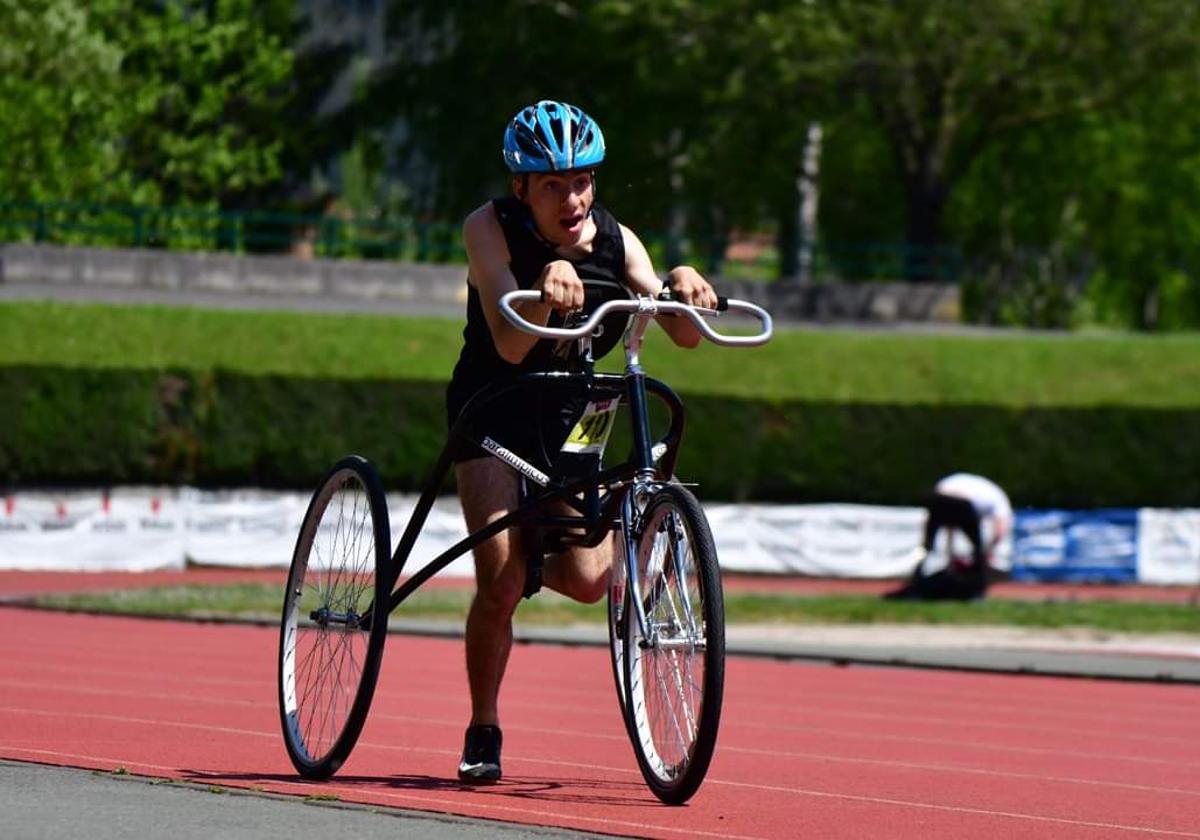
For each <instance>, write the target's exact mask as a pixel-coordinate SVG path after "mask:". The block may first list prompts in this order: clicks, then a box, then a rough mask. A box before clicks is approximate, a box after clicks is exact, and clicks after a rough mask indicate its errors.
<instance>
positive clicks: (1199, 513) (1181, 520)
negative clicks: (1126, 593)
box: [1137, 508, 1200, 584]
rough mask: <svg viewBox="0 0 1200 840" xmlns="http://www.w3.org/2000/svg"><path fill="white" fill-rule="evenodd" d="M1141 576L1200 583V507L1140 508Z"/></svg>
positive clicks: (1157, 580) (1154, 580)
mask: <svg viewBox="0 0 1200 840" xmlns="http://www.w3.org/2000/svg"><path fill="white" fill-rule="evenodd" d="M1137 579H1138V581H1139V582H1140V583H1154V584H1200V510H1194V509H1193V510H1162V509H1159V508H1142V509H1141V510H1139V511H1138V545H1137Z"/></svg>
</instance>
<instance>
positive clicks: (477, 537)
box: [388, 464, 635, 613]
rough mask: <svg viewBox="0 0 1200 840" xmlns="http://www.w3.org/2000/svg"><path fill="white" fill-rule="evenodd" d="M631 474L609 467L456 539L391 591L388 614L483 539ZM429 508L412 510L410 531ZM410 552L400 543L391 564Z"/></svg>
mask: <svg viewBox="0 0 1200 840" xmlns="http://www.w3.org/2000/svg"><path fill="white" fill-rule="evenodd" d="M634 472H635V470H634V467H633V465H632V464H621V465H619V466H616V467H612V468H611V469H607V470H604V471H602V472H600V473H597V474H596V475H594V476H591V477H589V478H587V479H584V480H582V481H577V482H574V483H573V484H570V485H568V486H566V487H563V488H562V489H560V490H555V491H554V492H552V493H548V494H546V495H545V496H541V497H540V498H538V499H537V500H536V501H535V502H533V503H532V504H530V505H528V506H524V507H520V508H518V509H517V510H514V511H512V512H511V513H509V514H507V515H505V516H502V517H500V518H499V519H497V520H496V521H495V522H492V523H490V524H488V525H487V526H486V527H484V528H481V529H480V530H478V531H476V532H475V533H473V534H468V535H467V536H466V537H464V538H463V539H461V540H459V541H458V542H456V543H455V544H454V545H452V546H450V548H448V549H446V550H445V551H443V552H442V553H441V554H439V555H438V556H437V557H435V558H434V559H432V560H430V561H429V563H427V564H426V565H425V566H423V567H422V568H421V570H420V571H418V572H417V573H416V574H414V575H413V576H412V577H410V578H409V579H408V580H406V581H405V582H404V585H403V586H401V587H400V588H399V589H397V590H396V591H395V592H393V593H392V599H391V602H390V604H389V605H388V612H389V613H390V612H391V611H392V610H394V609H396V607H398V606H399V605H400V604H401V602H403V601H404V599H405V598H407V597H408V596H409V595H411V594H412V593H413V592H414V591H416V589H417V588H418V587H420V586H421V584H423V583H424V582H425V581H427V580H429V579H430V578H431V577H433V576H434V575H436V574H437V573H438V572H440V571H441V570H442V569H444V568H446V567H447V566H449V565H450V564H451V563H453V562H454V561H455V560H457V559H458V558H459V557H460V556H462V555H463V554H466V553H467V552H468V551H470V550H471V549H473V548H474V547H475V546H477V545H479V544H480V543H482V542H484V541H486V540H490V539H491V538H492V537H494V536H496V534H498V533H500V532H501V531H504V530H506V529H508V528H511V527H513V526H514V525H523V524H525V523H526V522H527V521H529V520H532V519H536V518H537V517H538V516H539V515H541V514H542V512H543V511H545V510H546V508H548V507H549V506H550V505H552V504H554V503H556V502H560V501H562V500H563V499H565V498H566V497H568V496H572V495H574V494H576V493H579V492H580V491H581V490H583V489H584V488H586V487H589V486H593V485H600V484H613V483H621V482H626V481H628V480H629V479H630V478H632V477H633V474H634ZM435 492H436V489H435ZM614 492H620V491H614ZM421 500H422V501H424V500H425V499H424V496H422V499H421ZM431 504H432V503H431ZM429 507H430V506H425V507H424V509H422V508H421V506H420V504H418V508H417V509H416V510H414V511H413V518H412V520H411V521H410V522H409V528H410V529H411V528H412V527H413V524H412V523H413V522H418V519H419V521H420V522H421V524H423V522H424V519H425V516H426V515H428V513H429ZM612 507H613V505H612V504H608V505H605V506H603V508H602V510H605V509H609V510H610V509H611V508H612ZM418 514H419V515H420V516H419V517H418ZM602 521H603V516H601V517H599V518H598V520H597V521H596V522H588V521H587V520H585V519H584V518H582V517H581V518H580V519H579V521H578V523H577V524H578V525H579V526H589V527H593V528H594V527H597V526H598V525H600V524H601V522H602ZM417 531H418V532H419V531H420V526H419V525H418V527H417ZM407 534H408V531H407V530H406V531H405V535H406V536H407ZM412 542H413V543H415V542H416V538H415V537H414V538H413V540H412ZM401 548H405V552H406V553H405V554H404V555H403V556H401V555H400V549H401ZM410 551H412V545H411V544H410V545H408V546H407V547H405V545H404V543H403V541H402V542H401V545H400V546H398V547H397V548H396V555H397V556H396V558H393V564H395V562H396V559H397V558H398V559H399V561H400V567H401V568H402V567H403V562H404V561H405V560H407V559H408V554H407V552H410ZM398 578H399V576H398V575H397V579H398ZM392 585H393V586H395V580H393V581H392Z"/></svg>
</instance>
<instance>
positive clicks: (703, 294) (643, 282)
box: [621, 225, 717, 347]
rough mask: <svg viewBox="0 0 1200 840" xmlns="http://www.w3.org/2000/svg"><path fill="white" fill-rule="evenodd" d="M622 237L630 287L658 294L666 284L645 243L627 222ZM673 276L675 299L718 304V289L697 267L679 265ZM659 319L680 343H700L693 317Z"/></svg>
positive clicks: (636, 291)
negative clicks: (652, 261)
mask: <svg viewBox="0 0 1200 840" xmlns="http://www.w3.org/2000/svg"><path fill="white" fill-rule="evenodd" d="M621 238H622V239H623V240H624V242H625V277H626V279H627V280H628V281H629V286H630V290H631V291H633V292H634V294H639V295H657V294H658V293H659V292H661V291H662V287H663V284H662V281H661V280H659V279H658V275H657V274H655V273H654V265H653V264H652V263H651V262H650V254H648V253H647V252H646V246H645V245H643V244H642V241H641V240H640V239H638V238H637V234H635V233H634V232H633V231H631V230H630V229H629V228H627V227H625V226H624V225H621ZM670 279H671V293H672V294H673V295H674V296H675V299H676V300H678V301H681V302H683V303H686V304H689V305H690V306H703V307H707V308H709V309H714V308H716V305H717V293H716V292H715V291H713V287H712V286H711V285H710V284H709V282H708V281H707V280H705V279H704V278H703V277H701V276H700V272H698V271H696V269H694V268H691V267H690V266H678V267H677V268H673V269H671V272H670ZM656 320H657V321H658V323H659V325H660V326H661V327H662V328H663V329H664V330H666V332H667V335H669V336H671V340H672V341H673V342H675V343H676V344H677V345H679V346H680V347H695V346H696V345H697V344H699V343H700V339H701V337H702V336H701V335H700V331H699V330H698V329H696V327H695V326H694V325H693V324H692V322H691V321H689V320H687V319H685V318H676V317H673V316H670V315H666V316H664V315H660V316H659V317H658V318H657V319H656Z"/></svg>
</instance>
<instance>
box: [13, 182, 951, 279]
mask: <svg viewBox="0 0 1200 840" xmlns="http://www.w3.org/2000/svg"><path fill="white" fill-rule="evenodd" d="M644 238H645V241H646V245H647V247H648V248H649V250H650V253H651V256H652V257H653V258H654V259H655V264H656V265H659V266H662V265H665V254H666V253H667V252H668V251H670V252H677V253H681V254H682V257H683V258H684V259H685V260H688V261H690V262H691V263H692V264H695V265H698V266H702V267H704V268H705V269H707V270H708V271H709V272H710V273H711V274H713V275H714V276H723V277H728V278H731V279H742V280H757V281H763V282H768V281H772V280H776V279H778V277H779V275H780V265H781V261H780V259H779V252H778V250H777V249H776V247H775V246H774V244H773V243H771V242H769V241H762V239H761V237H760V238H759V240H760V241H759V242H758V243H757V244H756V246H754V247H750V248H747V247H745V246H744V243H743V247H740V248H739V247H730V248H720V249H715V248H714V247H713V246H712V244H711V243H704V242H697V241H694V240H693V241H688V242H684V243H682V247H677V248H667V246H666V239H665V237H662V236H659V235H655V234H653V233H650V234H647V235H646V236H645V237H644ZM0 240H4V241H10V242H12V241H17V242H45V243H52V244H62V245H86V246H100V247H104V246H112V247H130V248H161V249H165V250H176V251H224V252H229V253H237V254H247V253H251V254H252V253H276V254H278V253H291V254H295V255H298V256H312V257H327V258H357V259H367V260H375V259H379V260H411V261H415V262H434V263H439V262H441V263H445V262H454V263H458V262H465V261H466V253H465V251H464V249H463V244H462V234H461V228H460V226H459V225H454V224H449V223H445V222H427V223H422V222H417V221H413V220H399V219H376V218H369V217H362V216H344V215H317V214H302V213H283V212H273V211H263V210H245V211H239V210H212V209H206V208H186V207H141V206H134V205H129V206H122V205H106V204H71V203H41V204H38V203H25V202H0ZM718 250H719V251H720V254H716V253H715V251H718ZM963 271H964V259H963V256H962V254H961V252H960V251H959V250H958V249H957V248H955V247H953V246H939V247H933V248H921V247H915V246H911V245H906V244H902V243H852V242H851V243H838V242H822V243H819V244H818V245H817V246H816V247H814V248H813V251H812V264H811V276H812V278H813V279H814V280H815V281H817V282H826V281H836V282H866V281H885V282H891V281H897V280H906V279H920V280H933V281H937V282H944V283H953V282H957V281H958V280H959V279H960V278H961V276H962V274H963Z"/></svg>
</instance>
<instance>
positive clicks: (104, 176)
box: [0, 0, 132, 202]
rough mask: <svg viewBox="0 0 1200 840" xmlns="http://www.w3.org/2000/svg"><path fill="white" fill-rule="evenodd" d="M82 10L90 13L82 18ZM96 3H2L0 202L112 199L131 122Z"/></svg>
mask: <svg viewBox="0 0 1200 840" xmlns="http://www.w3.org/2000/svg"><path fill="white" fill-rule="evenodd" d="M89 8H91V9H93V11H91V12H89ZM95 8H96V6H95V4H89V3H83V2H77V0H0V32H3V33H4V37H3V38H0V149H3V150H4V153H3V155H2V156H0V196H2V197H3V198H4V199H6V200H17V201H35V202H42V201H63V200H68V199H72V198H83V197H88V198H96V199H102V198H104V197H105V196H111V195H113V194H115V193H116V192H119V191H120V189H121V187H120V186H119V185H120V184H121V183H122V182H123V180H124V179H123V178H122V173H121V172H120V154H121V150H120V143H119V140H120V138H121V136H122V134H123V133H124V131H125V130H126V128H127V126H128V124H129V120H130V118H131V116H132V114H131V109H130V108H129V104H128V101H127V100H126V98H125V97H124V96H123V95H122V94H123V91H124V80H123V79H122V76H121V60H122V57H123V50H122V48H121V46H120V44H119V43H117V42H116V41H115V40H114V39H113V38H111V37H110V36H109V35H107V34H106V33H104V32H103V31H101V30H99V29H98V28H97V27H96V20H95V18H96V14H97V12H96V11H94V10H95Z"/></svg>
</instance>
